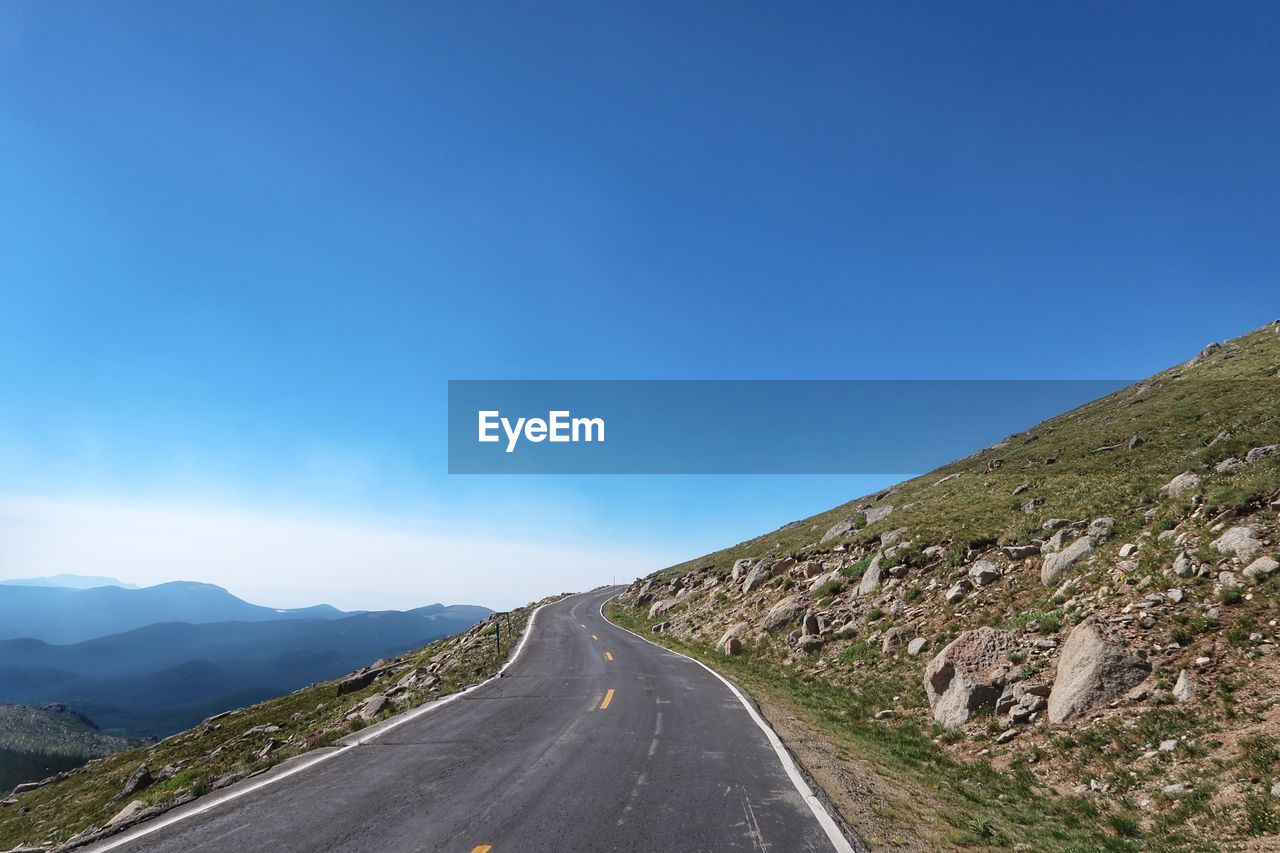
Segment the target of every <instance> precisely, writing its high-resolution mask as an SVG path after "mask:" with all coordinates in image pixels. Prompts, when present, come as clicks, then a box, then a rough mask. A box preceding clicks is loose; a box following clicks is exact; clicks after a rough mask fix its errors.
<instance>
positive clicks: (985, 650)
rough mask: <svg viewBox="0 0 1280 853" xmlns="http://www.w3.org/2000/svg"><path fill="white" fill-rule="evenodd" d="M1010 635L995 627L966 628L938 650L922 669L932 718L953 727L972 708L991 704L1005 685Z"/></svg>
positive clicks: (1010, 643)
mask: <svg viewBox="0 0 1280 853" xmlns="http://www.w3.org/2000/svg"><path fill="white" fill-rule="evenodd" d="M1011 645H1012V635H1011V634H1010V633H1009V632H1008V631H1001V630H998V629H996V628H985V627H984V628H978V629H976V630H973V631H965V632H963V633H962V634H961V635H960V636H959V637H956V638H955V639H954V640H952V641H951V642H950V643H949V644H948V645H947V647H946V648H944V649H943V650H942V651H941V652H939V653H938V655H937V657H935V658H934V659H933V660H932V661H930V662H929V665H928V666H927V667H926V668H925V671H924V690H925V694H926V695H927V696H928V698H929V707H930V708H932V709H933V718H934V719H935V720H937V721H938V722H939V723H941V724H942V725H944V726H947V727H949V728H955V727H957V726H962V725H964V724H965V723H967V722H968V721H969V717H970V716H971V715H972V714H973V712H974V711H976V710H978V709H979V708H981V707H983V706H984V705H988V706H993V707H994V705H995V701H996V699H997V698H999V696H1000V692H1001V690H1002V689H1003V687H1004V680H1005V676H1006V674H1007V672H1008V666H1009V658H1008V652H1009V648H1010V646H1011Z"/></svg>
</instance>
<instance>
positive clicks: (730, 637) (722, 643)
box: [716, 622, 751, 655]
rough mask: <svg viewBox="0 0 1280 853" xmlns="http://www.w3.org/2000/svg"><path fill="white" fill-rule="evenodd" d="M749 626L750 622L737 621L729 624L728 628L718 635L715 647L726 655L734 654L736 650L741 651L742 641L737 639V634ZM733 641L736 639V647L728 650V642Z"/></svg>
mask: <svg viewBox="0 0 1280 853" xmlns="http://www.w3.org/2000/svg"><path fill="white" fill-rule="evenodd" d="M750 628H751V623H750V622H738V623H737V624H735V625H732V626H730V627H729V630H727V631H725V632H724V633H723V634H721V635H720V639H719V640H718V641H717V642H716V648H717V649H719V650H720V651H722V652H724V653H725V654H726V655H736V654H737V653H738V652H740V651H742V641H741V640H740V639H739V635H741V634H742V633H743V632H744V631H747V630H748V629H750ZM733 641H737V646H738V647H737V649H736V650H735V651H729V644H730V643H731V642H733Z"/></svg>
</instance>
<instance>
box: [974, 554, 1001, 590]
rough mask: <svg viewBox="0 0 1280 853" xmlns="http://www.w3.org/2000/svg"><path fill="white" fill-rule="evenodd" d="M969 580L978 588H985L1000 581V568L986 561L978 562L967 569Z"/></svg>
mask: <svg viewBox="0 0 1280 853" xmlns="http://www.w3.org/2000/svg"><path fill="white" fill-rule="evenodd" d="M969 579H970V580H972V581H973V582H974V583H975V584H977V585H978V586H986V585H987V584H989V583H995V582H996V581H998V580H1000V567H999V566H997V565H996V564H995V563H992V562H990V561H988V560H979V561H978V562H976V563H974V564H973V567H972V568H970V569H969Z"/></svg>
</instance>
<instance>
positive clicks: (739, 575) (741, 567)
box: [729, 557, 751, 582]
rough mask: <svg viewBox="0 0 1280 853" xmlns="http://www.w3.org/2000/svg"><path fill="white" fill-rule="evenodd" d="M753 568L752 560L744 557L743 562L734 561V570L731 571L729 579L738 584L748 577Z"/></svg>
mask: <svg viewBox="0 0 1280 853" xmlns="http://www.w3.org/2000/svg"><path fill="white" fill-rule="evenodd" d="M750 568H751V558H750V557H743V558H742V559H741V560H734V561H733V568H732V569H730V571H729V579H730V580H732V581H734V582H737V581H740V580H742V579H743V578H744V577H746V575H747V571H748V570H749V569H750Z"/></svg>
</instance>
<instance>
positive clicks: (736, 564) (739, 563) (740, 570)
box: [729, 540, 825, 583]
mask: <svg viewBox="0 0 1280 853" xmlns="http://www.w3.org/2000/svg"><path fill="white" fill-rule="evenodd" d="M824 541H825V540H824ZM750 568H751V558H750V557H743V558H742V559H741V560H734V561H733V568H732V569H730V570H729V579H730V580H732V581H734V582H735V583H736V582H737V581H740V580H742V579H743V578H744V577H746V574H747V571H748V570H749V569H750Z"/></svg>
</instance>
